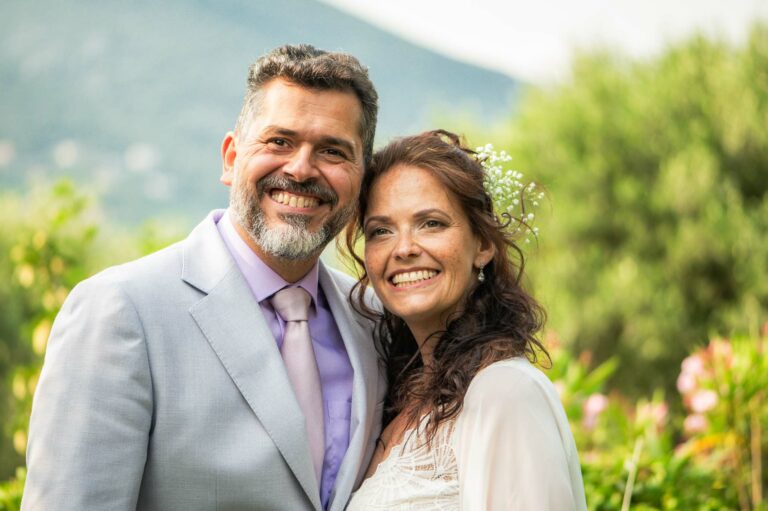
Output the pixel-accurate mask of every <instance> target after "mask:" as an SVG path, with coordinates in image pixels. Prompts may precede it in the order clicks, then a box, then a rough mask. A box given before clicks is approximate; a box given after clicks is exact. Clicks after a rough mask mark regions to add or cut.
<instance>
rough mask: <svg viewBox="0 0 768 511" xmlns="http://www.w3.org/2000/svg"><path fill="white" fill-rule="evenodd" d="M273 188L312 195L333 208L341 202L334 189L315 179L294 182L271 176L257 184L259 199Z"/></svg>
mask: <svg viewBox="0 0 768 511" xmlns="http://www.w3.org/2000/svg"><path fill="white" fill-rule="evenodd" d="M273 188H280V189H281V190H285V191H288V192H293V193H298V194H303V195H312V196H314V197H317V198H318V199H320V200H321V201H322V202H325V203H329V204H330V205H331V206H335V205H336V203H338V202H339V196H338V195H336V192H334V191H333V189H331V188H328V187H327V186H323V185H321V184H320V183H318V182H317V180H315V179H308V180H307V181H294V180H292V179H288V178H287V177H285V176H283V175H269V176H267V177H265V178H262V179H261V180H260V181H259V182H258V183H257V184H256V193H257V194H258V196H259V197H262V196H263V195H264V193H266V191H267V190H271V189H273Z"/></svg>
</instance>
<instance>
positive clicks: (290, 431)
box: [182, 217, 321, 509]
mask: <svg viewBox="0 0 768 511" xmlns="http://www.w3.org/2000/svg"><path fill="white" fill-rule="evenodd" d="M206 222H207V223H206ZM183 267H184V270H183V274H182V278H183V279H184V280H185V281H186V282H188V283H189V284H191V285H193V286H195V287H197V288H198V289H200V290H201V291H203V292H205V293H207V295H206V296H205V297H203V298H202V299H201V300H200V301H199V302H197V303H196V304H195V305H193V306H192V307H191V308H190V314H191V315H192V317H193V318H194V320H195V321H196V322H197V324H198V326H199V327H200V330H201V331H202V332H203V335H204V336H205V338H206V339H207V341H208V343H209V344H210V345H211V348H212V349H213V351H214V352H215V353H216V355H217V356H218V357H219V359H220V360H221V363H222V365H223V366H224V368H225V369H226V371H227V373H229V376H230V377H231V378H232V381H233V382H234V383H235V385H236V386H237V388H238V390H239V391H240V393H241V394H242V396H243V398H245V401H246V402H247V403H248V405H249V406H250V407H251V409H252V410H253V412H254V413H255V414H256V416H257V417H258V420H259V422H260V423H261V425H262V426H263V427H264V429H265V431H266V432H267V434H269V436H270V437H271V438H272V441H273V442H274V443H275V445H276V446H277V448H278V450H279V451H280V453H281V454H282V456H283V458H284V459H285V461H286V463H287V464H288V466H289V467H290V468H291V470H292V471H293V473H294V475H295V476H296V478H297V479H298V481H299V483H300V484H301V486H302V488H303V489H304V491H305V492H306V494H307V496H308V497H309V499H310V500H311V501H312V503H313V505H314V506H315V508H316V509H320V508H321V504H320V492H319V489H318V483H317V479H316V477H315V475H314V470H313V468H312V463H311V461H310V460H311V459H312V458H311V455H310V450H309V442H308V439H307V434H306V430H305V427H304V418H303V414H302V412H301V409H300V408H299V405H298V403H297V402H296V398H295V396H294V394H293V392H292V391H291V384H290V381H289V380H288V375H287V373H286V372H285V367H284V365H283V360H282V357H281V356H280V352H279V350H278V348H277V344H276V343H275V340H274V338H273V336H272V332H271V331H270V329H269V326H268V325H267V323H266V320H265V319H264V316H263V314H262V311H261V307H260V306H259V304H258V303H257V302H256V300H255V299H254V297H253V294H252V293H251V290H250V289H249V288H248V284H247V283H246V281H245V278H244V277H243V276H242V274H241V273H240V271H239V269H238V268H237V265H236V264H235V263H234V261H233V260H232V257H231V256H230V254H229V252H228V251H227V249H226V246H225V245H224V243H223V241H222V240H221V237H220V235H219V233H218V230H217V229H216V226H215V223H214V222H213V221H212V220H211V218H210V217H209V218H208V219H206V221H205V222H203V224H200V226H198V228H196V229H195V230H194V231H193V232H192V234H191V235H190V236H189V238H187V240H186V245H185V247H184V266H183Z"/></svg>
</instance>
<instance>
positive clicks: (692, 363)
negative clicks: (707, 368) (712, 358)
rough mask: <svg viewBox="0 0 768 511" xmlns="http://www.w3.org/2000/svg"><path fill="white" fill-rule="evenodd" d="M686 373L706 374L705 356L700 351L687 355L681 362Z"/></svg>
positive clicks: (692, 374) (694, 374)
mask: <svg viewBox="0 0 768 511" xmlns="http://www.w3.org/2000/svg"><path fill="white" fill-rule="evenodd" d="M681 367H682V369H683V372H684V373H688V374H690V375H691V376H694V377H696V376H699V375H702V374H704V358H703V357H702V356H701V355H700V354H699V353H694V354H693V355H689V356H687V357H685V359H684V360H683V363H682V364H681Z"/></svg>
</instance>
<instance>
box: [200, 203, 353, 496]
mask: <svg viewBox="0 0 768 511" xmlns="http://www.w3.org/2000/svg"><path fill="white" fill-rule="evenodd" d="M214 220H215V221H216V226H217V228H218V230H219V233H220V234H221V237H222V239H223V240H224V244H225V245H226V246H227V249H228V250H229V252H230V253H231V254H232V257H233V258H234V259H235V263H236V264H237V266H238V268H240V271H241V272H242V274H243V276H244V277H245V280H246V281H247V282H248V286H249V287H250V288H251V291H252V292H253V296H254V297H256V301H257V302H259V306H261V311H262V312H263V313H264V318H265V319H266V321H267V324H268V325H269V328H270V330H271V331H272V335H273V336H274V337H275V342H276V343H277V347H278V348H280V347H281V346H282V344H283V331H284V328H285V324H284V322H283V321H282V319H281V318H280V317H279V316H278V315H277V314H276V313H275V310H274V309H273V308H272V305H271V304H270V302H269V298H271V297H272V295H273V294H275V293H276V292H278V291H280V290H281V289H283V288H284V287H286V286H299V287H302V288H303V289H304V290H305V291H307V292H308V293H309V294H310V296H311V297H312V304H311V305H310V319H309V332H310V335H311V336H312V347H313V348H314V350H315V357H316V358H317V367H318V369H319V371H320V383H321V385H322V393H323V419H324V423H325V459H324V461H323V473H322V477H321V482H320V500H321V502H322V504H323V507H324V508H327V506H328V500H329V499H330V496H331V491H332V490H333V485H334V482H335V481H336V475H337V473H338V471H339V467H340V466H341V461H342V459H343V458H344V453H345V452H347V447H349V419H350V410H351V404H352V376H353V371H352V364H351V363H350V361H349V356H348V355H347V351H346V349H345V348H344V341H343V340H342V338H341V334H340V333H339V329H338V327H337V326H336V322H335V321H334V319H333V315H332V314H331V310H330V308H329V307H328V302H327V301H326V299H325V295H324V294H323V290H322V289H320V287H319V285H318V271H319V263H316V264H315V265H314V266H313V267H312V269H311V270H310V271H309V273H307V274H306V275H305V276H304V277H303V278H302V279H301V280H299V281H298V282H296V283H294V284H291V283H289V282H286V281H285V280H283V278H282V277H280V276H279V275H278V274H277V273H275V272H274V271H273V270H272V269H271V268H270V267H269V266H267V265H266V264H265V263H264V262H263V261H262V260H261V259H259V257H258V256H257V255H256V254H255V253H254V252H253V251H252V250H251V249H250V247H248V245H247V244H246V243H245V241H243V239H242V238H241V237H240V235H239V234H238V232H237V230H235V227H234V225H233V224H232V219H231V217H230V215H229V212H228V211H227V212H225V213H223V214H221V215H220V216H218V217H214Z"/></svg>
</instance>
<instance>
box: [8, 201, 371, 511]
mask: <svg viewBox="0 0 768 511" xmlns="http://www.w3.org/2000/svg"><path fill="white" fill-rule="evenodd" d="M319 278H320V286H321V288H322V290H323V292H324V293H325V296H326V298H327V300H328V304H329V305H330V308H331V311H332V312H333V316H334V318H335V320H336V324H337V325H338V328H339V331H340V332H341V336H342V338H343V340H344V344H345V346H346V349H347V353H348V354H349V358H350V361H351V363H352V367H353V369H354V381H353V390H352V407H351V417H350V443H349V450H348V451H347V453H346V456H345V457H344V460H343V462H342V464H341V468H340V470H339V473H338V477H337V479H336V484H335V488H334V490H333V494H332V496H331V501H330V504H329V509H331V510H333V511H336V510H341V509H343V508H344V506H345V505H346V502H347V499H348V498H349V495H350V492H351V491H352V490H353V488H356V487H357V485H359V484H360V480H361V478H362V474H363V472H364V470H365V468H366V466H367V464H368V461H369V459H370V457H371V454H372V452H373V448H374V441H375V438H376V437H377V436H378V434H379V424H380V419H381V401H382V399H383V393H384V388H385V387H384V386H385V384H384V381H383V379H382V376H381V373H380V370H379V368H378V364H377V357H376V354H375V351H374V348H373V343H372V341H371V325H370V324H369V323H368V322H367V321H365V320H363V319H362V318H360V317H359V316H357V315H356V314H354V313H353V311H352V309H351V308H350V306H349V303H348V301H347V295H348V292H349V289H350V286H351V284H352V282H353V281H352V279H350V278H349V277H346V276H344V275H343V274H341V273H340V272H337V271H334V270H330V269H328V268H326V267H325V266H323V265H322V263H321V266H320V277H319ZM27 465H28V470H29V472H28V476H27V482H26V487H25V490H24V499H23V502H22V509H24V510H45V511H47V510H68V509H72V510H80V511H82V510H92V509H93V510H96V509H98V510H133V509H141V510H158V511H160V510H162V511H172V510H184V511H193V510H227V511H235V510H256V509H259V510H269V509H281V510H282V509H288V510H294V509H295V510H304V509H306V510H312V509H314V510H319V509H321V505H320V497H319V491H318V484H317V481H316V478H315V476H314V473H313V468H312V460H311V456H310V453H309V447H308V443H307V435H306V432H305V427H304V418H303V416H302V413H301V411H300V409H299V405H298V403H297V402H296V398H295V397H294V395H293V392H292V390H291V386H290V383H289V381H288V376H287V374H286V372H285V368H284V366H283V362H282V358H281V356H280V352H279V351H278V348H277V345H276V343H275V340H274V338H273V336H272V334H271V332H270V330H269V327H268V326H267V323H266V321H265V320H264V317H263V315H262V312H261V308H260V307H259V304H258V303H257V302H256V301H255V299H254V297H253V295H252V293H251V291H250V289H249V287H248V284H247V283H246V281H245V279H244V277H243V276H242V274H241V273H240V271H239V269H238V267H237V265H236V264H235V263H234V261H233V259H232V257H231V256H230V254H229V252H228V251H227V249H226V247H225V245H224V243H223V242H222V240H221V238H220V236H219V233H218V231H217V229H216V226H215V224H214V221H213V218H212V215H211V216H209V217H208V218H206V220H205V221H203V222H202V223H201V224H200V225H198V226H197V227H196V228H195V229H194V231H193V232H192V233H191V234H190V236H189V237H188V238H187V239H186V240H184V241H182V242H180V243H177V244H175V245H172V246H170V247H168V248H166V249H164V250H161V251H159V252H157V253H155V254H152V255H149V256H147V257H145V258H142V259H139V260H138V261H134V262H131V263H128V264H125V265H122V266H117V267H114V268H110V269H108V270H106V271H104V272H102V273H100V274H98V275H96V276H94V277H92V278H90V279H88V280H86V281H84V282H82V283H80V284H79V285H78V286H77V287H76V288H75V289H74V290H73V291H72V293H71V294H70V296H69V297H68V298H67V300H66V303H65V304H64V306H63V307H62V310H61V312H60V313H59V315H58V317H57V318H56V321H55V323H54V326H53V330H52V332H51V337H50V340H49V344H48V349H47V353H46V357H45V364H44V366H43V371H42V375H41V377H40V382H39V384H38V387H37V391H36V394H35V399H34V404H33V408H32V417H31V421H30V430H29V447H28V450H27Z"/></svg>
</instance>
